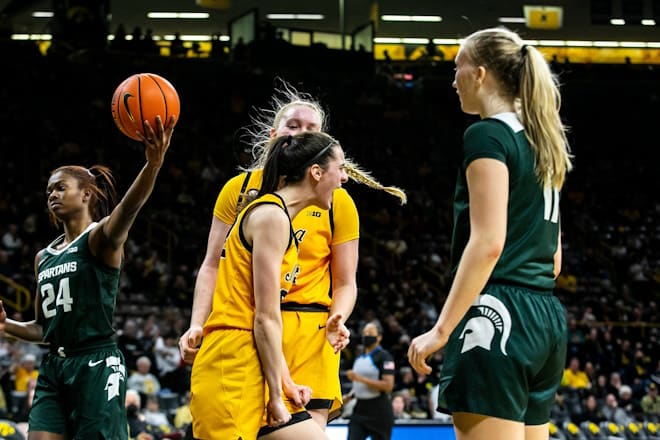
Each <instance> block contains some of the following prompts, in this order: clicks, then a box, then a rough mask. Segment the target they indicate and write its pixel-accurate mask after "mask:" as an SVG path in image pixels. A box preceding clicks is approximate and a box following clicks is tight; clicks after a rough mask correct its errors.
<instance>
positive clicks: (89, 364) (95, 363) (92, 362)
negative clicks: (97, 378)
mask: <svg viewBox="0 0 660 440" xmlns="http://www.w3.org/2000/svg"><path fill="white" fill-rule="evenodd" d="M104 360H105V359H101V360H100V361H96V362H94V361H89V363H88V364H87V365H88V366H90V367H96V366H97V365H98V364H100V363H101V362H103V361H104Z"/></svg>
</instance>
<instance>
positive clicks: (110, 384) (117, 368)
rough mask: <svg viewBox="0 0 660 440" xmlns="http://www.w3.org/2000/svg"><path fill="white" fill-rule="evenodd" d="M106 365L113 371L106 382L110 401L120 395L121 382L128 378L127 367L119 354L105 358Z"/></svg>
mask: <svg viewBox="0 0 660 440" xmlns="http://www.w3.org/2000/svg"><path fill="white" fill-rule="evenodd" d="M105 365H106V367H109V368H112V373H110V375H109V376H108V381H107V382H106V384H105V390H106V391H107V392H108V401H110V400H112V399H114V398H115V397H119V391H120V386H121V384H120V382H122V381H124V380H125V379H126V367H124V365H122V363H121V359H119V358H118V357H117V356H108V357H107V358H106V359H105Z"/></svg>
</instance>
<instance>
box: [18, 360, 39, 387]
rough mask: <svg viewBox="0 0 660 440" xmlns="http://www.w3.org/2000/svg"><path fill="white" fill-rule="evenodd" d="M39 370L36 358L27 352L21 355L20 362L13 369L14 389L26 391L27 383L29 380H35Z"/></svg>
mask: <svg viewBox="0 0 660 440" xmlns="http://www.w3.org/2000/svg"><path fill="white" fill-rule="evenodd" d="M38 376H39V370H38V369H37V358H36V356H35V355H33V354H31V353H28V354H25V355H23V357H22V359H21V363H20V364H19V365H18V366H17V367H16V370H15V371H14V390H15V391H21V392H27V391H28V384H29V382H30V381H31V380H37V377H38Z"/></svg>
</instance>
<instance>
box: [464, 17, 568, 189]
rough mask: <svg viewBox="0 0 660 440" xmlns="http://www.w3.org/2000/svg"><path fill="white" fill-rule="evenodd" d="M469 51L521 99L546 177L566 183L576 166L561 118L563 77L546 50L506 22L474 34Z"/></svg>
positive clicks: (544, 179)
mask: <svg viewBox="0 0 660 440" xmlns="http://www.w3.org/2000/svg"><path fill="white" fill-rule="evenodd" d="M462 50H463V52H464V53H465V54H466V55H467V57H468V58H469V59H470V60H471V61H472V62H473V63H474V64H475V65H477V66H484V67H486V68H487V69H490V70H491V71H492V72H493V73H494V74H495V76H496V77H497V78H498V79H499V82H500V84H501V86H502V92H503V93H505V94H506V96H507V97H510V98H513V99H514V100H515V99H519V100H520V102H519V103H520V117H521V120H522V123H523V125H524V127H525V135H526V136H527V139H528V140H529V143H530V145H531V147H532V150H533V151H534V156H535V159H536V162H535V172H536V176H537V178H538V179H539V181H540V182H542V183H543V184H544V185H551V186H553V187H555V188H558V189H561V187H562V186H563V184H564V179H565V177H566V173H567V172H568V171H570V170H571V169H572V168H573V165H572V163H571V159H572V156H571V154H570V147H569V144H568V139H567V137H566V131H567V127H566V126H565V125H564V124H563V122H562V121H561V117H560V115H559V108H560V106H561V94H560V93H559V82H558V79H557V77H556V76H555V75H554V74H553V73H552V72H551V70H550V66H549V65H548V63H547V62H546V60H545V58H543V55H542V54H541V53H540V52H539V51H538V50H537V49H536V48H535V47H533V46H528V45H526V44H524V42H523V40H522V39H521V38H520V36H518V34H516V33H515V32H512V31H510V30H508V29H504V28H491V29H484V30H481V31H477V32H475V33H473V34H471V35H470V36H468V37H467V38H466V40H465V43H464V45H463V49H462Z"/></svg>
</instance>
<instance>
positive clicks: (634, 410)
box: [619, 385, 642, 418]
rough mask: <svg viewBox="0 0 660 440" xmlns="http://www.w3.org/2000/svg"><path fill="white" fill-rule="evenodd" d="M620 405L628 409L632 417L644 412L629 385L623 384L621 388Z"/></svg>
mask: <svg viewBox="0 0 660 440" xmlns="http://www.w3.org/2000/svg"><path fill="white" fill-rule="evenodd" d="M619 406H620V407H621V408H623V409H625V410H626V412H627V413H628V414H630V415H631V416H632V417H635V418H636V417H637V416H638V415H641V414H642V407H641V405H640V403H639V401H637V400H636V399H635V398H634V397H633V391H632V388H630V387H629V386H628V385H621V388H619Z"/></svg>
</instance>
